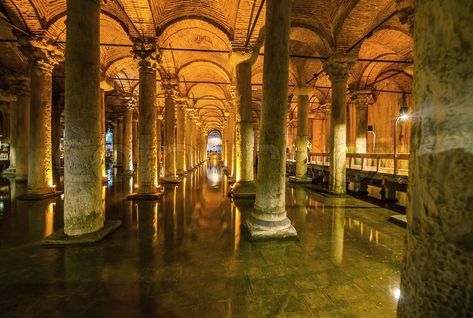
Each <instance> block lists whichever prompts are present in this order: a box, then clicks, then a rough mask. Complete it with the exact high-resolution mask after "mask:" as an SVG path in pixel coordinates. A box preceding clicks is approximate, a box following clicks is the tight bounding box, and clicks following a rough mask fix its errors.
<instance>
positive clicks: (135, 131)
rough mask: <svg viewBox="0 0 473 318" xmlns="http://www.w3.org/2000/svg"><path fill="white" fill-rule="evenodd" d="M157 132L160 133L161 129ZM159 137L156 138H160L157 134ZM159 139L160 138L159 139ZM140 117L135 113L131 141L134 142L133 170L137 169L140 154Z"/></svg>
mask: <svg viewBox="0 0 473 318" xmlns="http://www.w3.org/2000/svg"><path fill="white" fill-rule="evenodd" d="M157 128H158V126H156V129H157ZM156 133H157V134H158V133H159V130H157V131H156ZM156 136H157V137H156V138H159V136H158V135H156ZM157 140H158V141H159V139H157ZM138 143H139V141H138V119H137V118H135V116H134V115H133V124H132V141H131V144H132V147H131V148H132V151H131V152H132V156H133V170H134V171H135V169H136V168H137V167H138V154H139V148H138ZM158 151H159V143H158ZM158 160H159V153H158Z"/></svg>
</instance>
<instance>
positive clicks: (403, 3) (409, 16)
mask: <svg viewBox="0 0 473 318" xmlns="http://www.w3.org/2000/svg"><path fill="white" fill-rule="evenodd" d="M396 7H397V9H398V12H399V13H398V14H399V21H400V22H401V24H406V25H407V26H408V28H409V32H410V34H411V35H412V34H413V32H414V8H415V5H414V0H396Z"/></svg>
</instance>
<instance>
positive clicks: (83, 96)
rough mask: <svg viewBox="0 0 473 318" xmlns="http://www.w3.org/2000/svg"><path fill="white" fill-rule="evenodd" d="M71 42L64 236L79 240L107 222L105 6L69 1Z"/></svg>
mask: <svg viewBox="0 0 473 318" xmlns="http://www.w3.org/2000/svg"><path fill="white" fill-rule="evenodd" d="M84 25H87V27H86V28H84ZM66 38H67V40H66V41H67V42H66V61H67V62H66V89H65V91H66V93H65V97H66V105H65V112H64V113H65V128H66V131H65V143H64V233H65V234H66V235H69V236H77V235H83V234H87V233H92V232H95V231H98V230H100V229H101V228H103V226H104V219H105V211H104V208H103V201H102V151H101V147H102V140H101V139H102V135H101V119H102V115H101V109H100V44H99V43H100V2H98V1H96V0H85V1H68V2H67V36H66ZM85 66H87V67H85ZM32 83H33V81H32ZM32 100H33V97H32ZM32 107H33V105H32ZM85 109H86V110H87V111H84V110H85ZM32 115H33V114H32Z"/></svg>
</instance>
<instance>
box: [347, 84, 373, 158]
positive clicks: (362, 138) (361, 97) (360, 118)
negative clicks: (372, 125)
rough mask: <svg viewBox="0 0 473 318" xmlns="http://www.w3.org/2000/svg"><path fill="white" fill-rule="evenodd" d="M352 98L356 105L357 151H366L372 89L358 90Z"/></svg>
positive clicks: (353, 93)
mask: <svg viewBox="0 0 473 318" xmlns="http://www.w3.org/2000/svg"><path fill="white" fill-rule="evenodd" d="M351 100H352V101H353V103H354V104H355V107H356V139H355V152H356V153H366V140H367V134H368V107H369V105H371V104H373V102H374V100H373V93H372V91H371V90H358V91H354V92H352V94H351Z"/></svg>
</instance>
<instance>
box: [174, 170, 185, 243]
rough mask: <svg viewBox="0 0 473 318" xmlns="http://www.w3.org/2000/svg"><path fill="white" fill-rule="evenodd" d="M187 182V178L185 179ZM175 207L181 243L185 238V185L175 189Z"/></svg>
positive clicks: (178, 239)
mask: <svg viewBox="0 0 473 318" xmlns="http://www.w3.org/2000/svg"><path fill="white" fill-rule="evenodd" d="M183 179H184V180H185V177H184V178H183ZM184 182H185V181H184ZM174 191H175V192H174V206H175V212H174V213H175V215H176V237H175V239H176V241H179V242H181V241H182V239H183V237H184V222H185V220H184V218H185V213H184V210H185V184H182V186H181V187H176V188H174Z"/></svg>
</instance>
